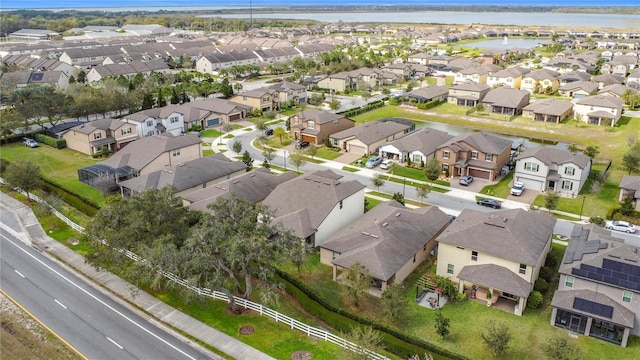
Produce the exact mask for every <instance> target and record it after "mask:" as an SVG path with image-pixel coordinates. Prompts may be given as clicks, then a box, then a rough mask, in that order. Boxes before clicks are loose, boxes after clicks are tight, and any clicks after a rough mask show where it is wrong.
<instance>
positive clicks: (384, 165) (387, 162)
mask: <svg viewBox="0 0 640 360" xmlns="http://www.w3.org/2000/svg"><path fill="white" fill-rule="evenodd" d="M393 163H394V161H393V160H389V159H387V160H385V161H383V162H382V163H380V169H384V170H388V169H389V168H390V167H391V164H393Z"/></svg>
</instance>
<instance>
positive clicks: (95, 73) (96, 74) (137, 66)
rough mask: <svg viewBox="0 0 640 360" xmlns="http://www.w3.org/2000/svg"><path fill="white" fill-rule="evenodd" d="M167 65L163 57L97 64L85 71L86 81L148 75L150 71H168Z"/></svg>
mask: <svg viewBox="0 0 640 360" xmlns="http://www.w3.org/2000/svg"><path fill="white" fill-rule="evenodd" d="M169 70H170V69H169V65H167V63H166V62H165V61H164V59H155V60H151V61H132V62H130V63H127V64H108V65H98V66H95V67H93V68H91V70H89V72H88V73H87V82H88V83H89V84H95V83H97V82H99V81H100V80H102V79H104V78H105V77H117V76H121V75H122V76H135V75H136V74H138V73H140V74H143V75H148V74H150V73H152V72H169Z"/></svg>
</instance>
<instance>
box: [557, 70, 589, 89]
mask: <svg viewBox="0 0 640 360" xmlns="http://www.w3.org/2000/svg"><path fill="white" fill-rule="evenodd" d="M589 80H591V74H589V73H588V72H585V71H572V72H568V73H564V74H561V75H560V86H563V85H566V84H568V83H572V82H576V81H589Z"/></svg>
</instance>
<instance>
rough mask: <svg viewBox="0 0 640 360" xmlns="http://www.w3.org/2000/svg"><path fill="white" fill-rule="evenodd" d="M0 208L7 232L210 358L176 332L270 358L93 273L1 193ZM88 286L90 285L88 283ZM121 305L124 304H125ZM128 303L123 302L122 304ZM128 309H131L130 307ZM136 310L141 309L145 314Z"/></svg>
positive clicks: (239, 353)
mask: <svg viewBox="0 0 640 360" xmlns="http://www.w3.org/2000/svg"><path fill="white" fill-rule="evenodd" d="M0 207H1V210H2V211H11V212H12V213H14V214H15V215H16V218H17V219H18V221H19V223H20V225H19V226H20V228H19V229H15V228H11V227H9V226H7V224H2V226H3V227H5V228H7V230H9V231H11V232H13V233H15V234H17V235H22V236H18V237H19V238H21V239H26V240H25V241H29V242H30V245H31V246H33V247H35V248H37V249H40V250H42V251H45V252H46V253H49V254H50V255H52V256H53V257H55V258H57V259H59V260H60V261H62V262H63V263H65V264H66V265H67V266H69V267H71V268H73V269H75V270H76V271H77V272H80V273H82V274H84V275H85V276H86V277H88V278H89V279H93V280H94V281H95V282H97V283H98V284H100V285H102V286H103V287H104V288H100V287H96V288H98V289H101V290H102V291H104V289H105V288H106V289H108V290H109V291H110V292H111V293H112V294H115V295H116V299H124V300H126V302H128V303H129V304H133V305H134V306H135V307H136V308H137V309H136V308H134V309H132V310H133V311H137V312H138V313H140V314H141V316H143V317H145V318H147V319H149V318H150V320H151V321H152V322H154V323H155V324H157V325H159V326H163V327H164V328H165V330H167V332H169V333H171V334H173V335H175V336H176V337H178V338H182V339H183V341H185V342H187V343H190V344H192V345H194V347H197V348H199V349H200V350H201V351H202V352H204V353H205V354H208V355H209V356H210V357H211V358H212V359H216V360H218V359H219V360H223V358H222V357H220V356H218V355H216V354H214V353H212V352H211V351H208V350H206V349H204V348H203V347H202V346H200V345H199V344H197V343H194V342H193V341H191V340H189V339H187V338H185V337H184V336H182V335H181V334H179V333H178V332H177V331H181V332H183V333H186V334H189V335H190V336H191V337H193V338H195V339H198V340H199V341H201V342H202V343H205V344H208V345H210V346H212V347H214V348H216V349H218V350H220V351H221V352H223V353H225V354H227V355H229V356H231V357H233V358H235V359H255V360H271V359H273V358H272V357H270V356H268V355H266V354H263V353H262V352H260V351H258V350H256V349H254V348H252V347H251V346H249V345H247V344H245V343H243V342H241V341H240V340H237V339H235V338H233V337H231V336H229V335H227V334H224V333H222V332H220V331H218V330H216V329H214V328H212V327H210V326H208V325H206V324H205V323H203V322H201V321H199V320H196V319H195V318H193V317H191V316H189V315H186V314H184V313H182V312H181V311H178V310H176V309H175V308H173V307H171V306H169V305H167V304H165V303H164V302H162V301H160V300H158V299H156V298H155V297H153V296H151V295H149V294H148V293H146V292H144V291H142V290H139V289H137V288H136V287H135V286H133V285H132V284H130V283H128V282H126V281H124V280H122V279H121V278H119V277H117V276H115V275H113V274H111V273H109V272H106V271H96V270H95V269H94V268H93V267H92V266H91V265H88V264H87V263H86V262H85V260H84V257H82V256H81V255H79V254H77V253H75V252H74V251H73V250H71V249H69V248H67V247H66V246H64V245H62V244H60V243H59V242H58V241H56V240H54V239H52V238H50V237H49V236H47V234H46V233H45V232H44V230H43V229H42V226H40V223H39V222H38V219H37V218H36V217H35V215H34V214H33V212H32V211H31V208H29V207H28V206H26V205H24V204H23V203H21V202H19V201H17V200H15V199H13V198H12V197H10V196H8V195H6V194H0ZM88 283H90V284H91V282H88ZM134 294H135V296H134ZM119 301H121V300H119ZM121 302H122V303H125V302H124V301H121ZM129 304H126V303H125V305H129ZM129 307H130V308H131V306H129ZM138 309H142V310H143V311H144V312H142V311H140V310H138ZM156 320H157V321H156ZM166 325H169V326H166ZM176 330H177V331H176Z"/></svg>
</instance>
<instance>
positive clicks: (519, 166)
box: [513, 147, 591, 196]
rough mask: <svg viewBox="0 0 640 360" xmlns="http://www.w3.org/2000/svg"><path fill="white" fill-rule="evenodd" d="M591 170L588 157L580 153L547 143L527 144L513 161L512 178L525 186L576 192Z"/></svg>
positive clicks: (571, 193) (558, 191) (572, 194)
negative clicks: (531, 146)
mask: <svg viewBox="0 0 640 360" xmlns="http://www.w3.org/2000/svg"><path fill="white" fill-rule="evenodd" d="M590 172H591V158H590V157H588V156H586V155H584V154H582V153H577V152H576V153H573V152H571V151H569V150H563V149H555V148H550V147H540V148H530V149H527V150H525V151H524V152H522V153H521V154H520V155H519V156H518V160H517V161H516V171H515V174H514V176H513V179H514V181H519V182H522V183H524V187H525V188H526V189H531V190H535V191H547V190H549V191H554V192H556V193H559V194H566V195H570V196H575V195H577V194H579V193H580V190H581V189H582V186H584V183H585V182H586V181H587V178H588V177H589V173H590Z"/></svg>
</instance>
